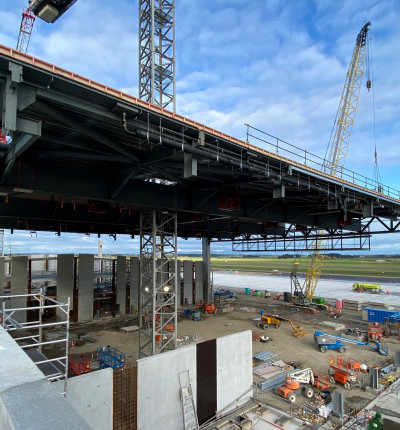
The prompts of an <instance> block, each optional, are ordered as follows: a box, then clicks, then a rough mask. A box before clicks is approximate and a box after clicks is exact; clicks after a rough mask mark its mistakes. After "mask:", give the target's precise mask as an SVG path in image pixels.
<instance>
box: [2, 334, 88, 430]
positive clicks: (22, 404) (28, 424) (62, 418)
mask: <svg viewBox="0 0 400 430" xmlns="http://www.w3.org/2000/svg"><path fill="white" fill-rule="evenodd" d="M0 345H1V346H2V347H3V348H4V351H6V353H0V429H1V430H27V429H29V430H54V429H57V430H76V429H79V430H90V429H92V427H91V426H89V425H88V424H87V423H86V422H85V421H84V420H83V419H82V418H81V417H80V416H79V415H78V414H77V413H76V412H75V410H74V409H73V408H72V407H71V406H70V405H69V404H68V402H67V401H66V400H65V398H64V397H63V396H62V395H61V394H60V393H59V392H58V391H57V389H56V387H55V386H54V385H53V384H51V383H50V382H49V381H47V379H46V378H45V377H44V375H43V373H42V372H41V371H40V370H39V369H38V368H37V366H36V365H35V364H34V363H33V361H32V360H31V359H30V358H29V357H28V356H27V355H26V354H25V352H24V351H23V350H22V349H21V348H20V347H19V346H18V345H17V343H16V342H15V341H14V340H13V339H12V337H11V336H10V335H9V334H8V333H7V332H6V331H5V330H4V329H3V327H0Z"/></svg>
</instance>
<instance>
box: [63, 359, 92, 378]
mask: <svg viewBox="0 0 400 430" xmlns="http://www.w3.org/2000/svg"><path fill="white" fill-rule="evenodd" d="M90 370H91V369H90V360H89V358H88V357H86V356H85V355H83V354H81V355H75V356H74V355H71V356H69V357H68V375H69V376H77V375H82V374H83V373H89V372H90Z"/></svg>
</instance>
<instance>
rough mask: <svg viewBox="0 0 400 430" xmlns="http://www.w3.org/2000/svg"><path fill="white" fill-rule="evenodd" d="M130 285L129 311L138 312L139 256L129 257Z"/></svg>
mask: <svg viewBox="0 0 400 430" xmlns="http://www.w3.org/2000/svg"><path fill="white" fill-rule="evenodd" d="M130 267H131V269H130V270H131V272H130V278H131V282H130V283H131V286H130V294H129V295H130V299H129V302H130V307H131V309H130V312H138V310H139V257H131V264H130Z"/></svg>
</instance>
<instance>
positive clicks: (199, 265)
mask: <svg viewBox="0 0 400 430" xmlns="http://www.w3.org/2000/svg"><path fill="white" fill-rule="evenodd" d="M194 268H195V294H196V296H195V297H196V302H202V301H203V297H204V294H203V262H202V261H195V263H194Z"/></svg>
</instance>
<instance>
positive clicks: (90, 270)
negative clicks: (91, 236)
mask: <svg viewBox="0 0 400 430" xmlns="http://www.w3.org/2000/svg"><path fill="white" fill-rule="evenodd" d="M78 262H79V263H78V264H79V289H78V322H80V321H90V320H92V319H93V298H94V292H93V278H94V256H93V255H92V254H79V257H78Z"/></svg>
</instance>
